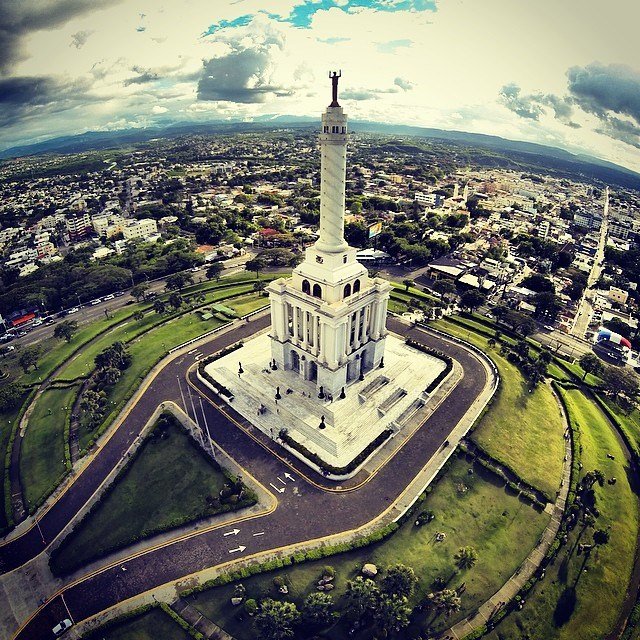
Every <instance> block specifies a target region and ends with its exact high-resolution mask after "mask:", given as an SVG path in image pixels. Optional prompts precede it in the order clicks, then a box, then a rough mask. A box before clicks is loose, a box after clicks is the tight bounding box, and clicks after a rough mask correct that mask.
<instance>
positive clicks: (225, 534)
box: [222, 529, 240, 536]
mask: <svg viewBox="0 0 640 640" xmlns="http://www.w3.org/2000/svg"><path fill="white" fill-rule="evenodd" d="M239 533H240V529H231V531H227V533H223V534H222V535H223V536H237V535H238V534H239Z"/></svg>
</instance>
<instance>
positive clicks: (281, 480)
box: [276, 476, 287, 484]
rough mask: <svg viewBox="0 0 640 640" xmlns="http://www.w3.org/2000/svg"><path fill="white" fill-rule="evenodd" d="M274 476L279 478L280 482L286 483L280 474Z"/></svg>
mask: <svg viewBox="0 0 640 640" xmlns="http://www.w3.org/2000/svg"><path fill="white" fill-rule="evenodd" d="M276 478H278V480H280V482H282V484H287V483H286V482H285V481H284V480H283V479H282V478H281V477H280V476H276Z"/></svg>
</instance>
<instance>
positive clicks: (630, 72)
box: [567, 62, 640, 124]
mask: <svg viewBox="0 0 640 640" xmlns="http://www.w3.org/2000/svg"><path fill="white" fill-rule="evenodd" d="M567 80H568V89H569V92H570V93H571V95H572V96H573V98H574V100H575V101H576V103H577V104H578V105H579V106H580V107H581V108H582V109H583V110H584V111H587V112H588V113H593V114H594V115H597V116H598V117H604V116H608V115H610V112H613V113H616V114H619V115H624V116H629V117H631V118H633V119H634V120H635V121H636V122H637V123H639V124H640V72H639V71H636V70H634V69H632V68H631V67H629V66H627V65H622V64H610V65H606V66H605V65H603V64H600V63H599V62H593V63H592V64H589V65H587V66H586V67H571V68H570V69H569V70H568V71H567Z"/></svg>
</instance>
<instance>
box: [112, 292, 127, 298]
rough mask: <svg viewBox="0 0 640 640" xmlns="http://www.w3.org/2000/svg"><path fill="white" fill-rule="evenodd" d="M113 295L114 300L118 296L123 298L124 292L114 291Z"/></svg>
mask: <svg viewBox="0 0 640 640" xmlns="http://www.w3.org/2000/svg"><path fill="white" fill-rule="evenodd" d="M113 295H114V296H115V297H116V298H119V297H120V296H123V295H124V291H116V292H115V293H114V294H113Z"/></svg>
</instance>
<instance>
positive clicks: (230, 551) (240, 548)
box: [229, 545, 247, 553]
mask: <svg viewBox="0 0 640 640" xmlns="http://www.w3.org/2000/svg"><path fill="white" fill-rule="evenodd" d="M246 548H247V547H243V546H242V545H240V546H239V547H238V548H237V549H229V553H242V552H243V551H244V550H245V549H246Z"/></svg>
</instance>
